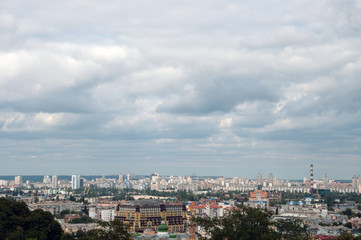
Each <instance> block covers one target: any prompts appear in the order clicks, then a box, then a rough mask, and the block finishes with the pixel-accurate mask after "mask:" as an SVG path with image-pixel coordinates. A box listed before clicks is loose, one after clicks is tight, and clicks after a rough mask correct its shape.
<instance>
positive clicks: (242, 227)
mask: <svg viewBox="0 0 361 240" xmlns="http://www.w3.org/2000/svg"><path fill="white" fill-rule="evenodd" d="M271 215H272V214H271V213H270V212H267V211H264V210H261V209H257V208H250V207H245V206H240V207H239V209H235V210H232V211H230V212H229V213H228V214H226V215H225V216H224V217H222V218H210V217H205V218H202V217H196V218H195V219H194V221H195V223H196V224H198V225H199V226H202V227H203V228H204V230H205V231H206V233H207V236H209V237H206V238H204V239H212V240H213V239H214V240H221V239H227V240H262V239H267V240H276V239H277V240H278V239H288V240H303V239H308V238H309V235H308V233H307V229H306V226H304V225H303V223H302V222H301V221H298V220H281V221H272V220H271Z"/></svg>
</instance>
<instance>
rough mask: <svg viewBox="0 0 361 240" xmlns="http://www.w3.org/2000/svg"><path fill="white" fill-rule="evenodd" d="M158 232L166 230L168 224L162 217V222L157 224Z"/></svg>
mask: <svg viewBox="0 0 361 240" xmlns="http://www.w3.org/2000/svg"><path fill="white" fill-rule="evenodd" d="M158 232H168V226H167V225H166V224H165V221H164V219H163V220H162V223H161V224H160V225H159V226H158Z"/></svg>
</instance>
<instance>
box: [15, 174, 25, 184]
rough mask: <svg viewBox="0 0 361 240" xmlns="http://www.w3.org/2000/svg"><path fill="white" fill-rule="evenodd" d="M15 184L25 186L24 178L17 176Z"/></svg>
mask: <svg viewBox="0 0 361 240" xmlns="http://www.w3.org/2000/svg"><path fill="white" fill-rule="evenodd" d="M14 183H15V185H21V184H23V180H22V177H21V176H16V177H15V181H14Z"/></svg>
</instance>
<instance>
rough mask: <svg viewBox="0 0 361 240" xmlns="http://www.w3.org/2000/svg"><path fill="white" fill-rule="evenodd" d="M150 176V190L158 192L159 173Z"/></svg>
mask: <svg viewBox="0 0 361 240" xmlns="http://www.w3.org/2000/svg"><path fill="white" fill-rule="evenodd" d="M150 176H151V183H150V189H151V190H157V191H158V190H159V182H160V179H159V173H153V174H152V175H150Z"/></svg>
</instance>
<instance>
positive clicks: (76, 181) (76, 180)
mask: <svg viewBox="0 0 361 240" xmlns="http://www.w3.org/2000/svg"><path fill="white" fill-rule="evenodd" d="M71 188H72V189H79V188H80V175H78V174H76V175H72V176H71Z"/></svg>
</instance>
